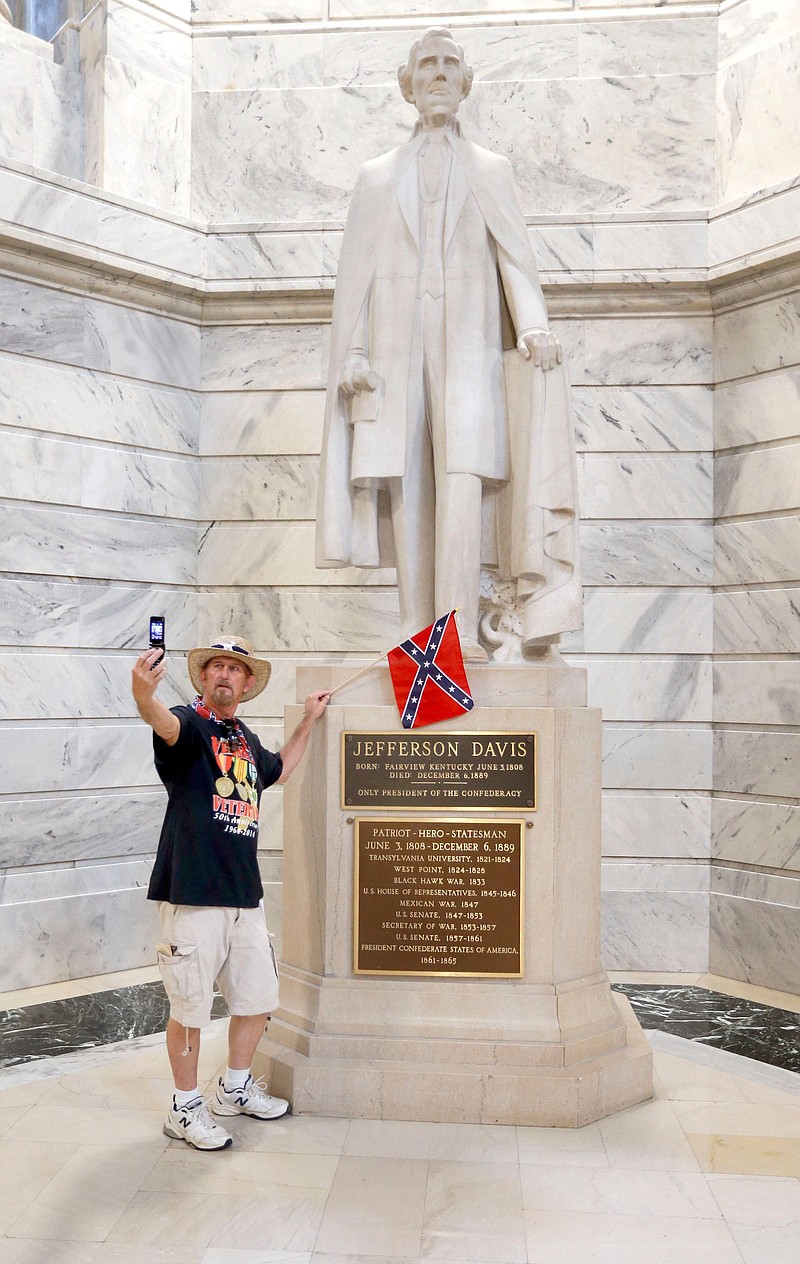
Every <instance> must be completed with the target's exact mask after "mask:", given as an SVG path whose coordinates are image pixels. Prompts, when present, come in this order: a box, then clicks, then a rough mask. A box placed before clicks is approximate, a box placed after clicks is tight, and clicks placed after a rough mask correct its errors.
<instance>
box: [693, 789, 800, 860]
mask: <svg viewBox="0 0 800 1264" xmlns="http://www.w3.org/2000/svg"><path fill="white" fill-rule="evenodd" d="M711 822H712V833H711V845H712V852H713V855H714V857H715V859H719V860H733V861H736V862H737V863H738V864H745V865H764V866H765V867H766V868H768V869H792V870H796V871H800V807H793V806H792V805H791V804H788V803H787V804H782V803H754V802H752V801H750V802H748V801H747V800H743V799H722V798H715V799H714V800H713V801H712V811H711Z"/></svg>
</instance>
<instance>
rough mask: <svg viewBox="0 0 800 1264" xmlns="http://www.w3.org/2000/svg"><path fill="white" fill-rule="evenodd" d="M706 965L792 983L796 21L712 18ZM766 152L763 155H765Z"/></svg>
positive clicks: (799, 899)
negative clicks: (715, 21)
mask: <svg viewBox="0 0 800 1264" xmlns="http://www.w3.org/2000/svg"><path fill="white" fill-rule="evenodd" d="M719 31H720V67H719V72H718V76H717V150H718V161H717V197H718V201H719V202H720V203H721V205H719V206H718V207H717V208H716V209H715V210H714V212H713V214H712V216H711V219H710V222H709V264H710V278H711V284H712V288H713V292H714V305H715V309H716V319H715V324H714V329H715V338H714V361H715V377H716V383H717V386H716V390H715V394H714V432H715V451H716V456H715V472H714V516H715V522H716V526H715V558H714V568H715V585H716V591H715V596H714V721H715V724H714V730H715V731H714V791H715V793H714V801H713V804H712V834H711V847H712V873H711V894H710V943H711V968H712V969H713V970H715V971H717V972H718V973H720V974H728V975H732V976H733V977H735V978H741V979H747V980H749V981H751V982H754V983H761V984H766V985H767V986H770V987H777V988H785V989H787V990H790V991H795V990H796V989H797V987H798V980H800V970H799V969H798V964H797V962H798V949H799V948H800V842H799V841H798V840H800V801H799V800H798V794H800V789H799V787H800V739H798V736H797V725H798V723H800V668H798V662H797V650H798V644H799V643H800V586H798V585H800V539H799V538H798V535H797V530H796V528H797V525H798V517H797V513H798V509H800V465H799V464H798V462H800V367H799V366H800V339H799V338H798V335H799V334H800V276H798V274H797V269H796V251H797V212H798V208H799V207H800V187H799V186H800V181H799V180H798V159H797V145H796V137H795V130H796V129H795V119H796V113H797V101H796V99H795V98H796V92H797V85H798V75H797V65H798V51H799V50H800V10H798V7H797V5H795V4H787V3H777V2H776V3H772V2H771V0H761V2H759V3H756V2H755V0H744V2H743V3H741V4H738V5H735V6H730V7H727V8H726V9H725V11H724V12H723V13H721V15H720V27H719ZM765 142H766V143H765Z"/></svg>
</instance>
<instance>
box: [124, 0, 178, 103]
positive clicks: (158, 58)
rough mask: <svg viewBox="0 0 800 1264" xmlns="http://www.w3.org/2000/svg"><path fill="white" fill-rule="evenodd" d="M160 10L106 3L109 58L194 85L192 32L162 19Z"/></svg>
mask: <svg viewBox="0 0 800 1264" xmlns="http://www.w3.org/2000/svg"><path fill="white" fill-rule="evenodd" d="M160 17H161V15H160V14H159V13H158V11H157V9H151V10H150V12H147V13H146V12H143V11H142V10H141V9H132V8H130V7H129V6H128V5H127V4H118V3H115V0H107V2H106V50H107V53H108V55H109V56H110V57H115V58H117V59H118V60H119V61H123V62H127V64H128V65H129V66H135V67H136V69H137V70H144V71H146V72H147V73H148V75H157V76H158V77H159V79H168V80H169V81H170V82H171V83H176V84H181V85H182V86H184V87H190V86H191V83H192V37H191V33H190V32H189V31H188V30H186V31H180V30H178V29H177V28H176V27H175V26H174V25H172V24H168V23H166V22H164V21H162V20H160Z"/></svg>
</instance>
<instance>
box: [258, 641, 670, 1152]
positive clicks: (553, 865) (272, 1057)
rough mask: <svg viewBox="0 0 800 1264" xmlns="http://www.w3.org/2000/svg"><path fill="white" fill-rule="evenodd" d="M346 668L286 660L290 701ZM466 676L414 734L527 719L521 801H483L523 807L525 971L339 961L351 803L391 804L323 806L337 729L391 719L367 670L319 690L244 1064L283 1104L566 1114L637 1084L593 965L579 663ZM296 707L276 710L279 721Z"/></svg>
mask: <svg viewBox="0 0 800 1264" xmlns="http://www.w3.org/2000/svg"><path fill="white" fill-rule="evenodd" d="M356 666H357V665H356ZM353 670H354V667H353V665H352V664H349V665H348V664H339V665H337V666H335V667H334V666H331V667H319V666H316V667H313V668H312V667H309V668H300V669H299V670H298V672H297V697H298V699H302V698H304V697H305V696H306V694H307V693H309V692H310V691H311V690H312V689H314V688H317V689H324V688H331V689H332V688H334V687H335V686H336V685H337V684H338V683H340V682H342V681H344V680H345V679H346V678H347V677H348V675H351V674H352V671H353ZM469 679H470V684H471V686H472V692H473V696H474V698H475V702H476V706H475V709H474V710H473V711H471V712H470V713H469V714H467V715H465V716H463V717H461V718H460V719H459V720H454V721H449V722H447V723H445V724H440V725H436V726H433V727H431V728H429V729H426V730H421V731H420V735H436V736H440V735H442V734H446V733H447V731H448V730H460V731H464V730H476V731H481V730H483V731H499V732H504V733H507V732H518V733H531V732H535V733H536V734H537V740H538V787H539V794H538V807H537V810H536V811H535V812H530V811H528V812H521V811H519V812H509V811H507V810H504V811H502V813H498V815H502V817H503V818H505V819H508V818H509V817H511V818H517V819H520V820H524V821H532V822H533V827H532V828H528V829H526V831H525V835H526V857H525V865H526V875H525V876H526V881H525V901H524V908H523V922H524V944H525V954H524V960H525V965H524V976H523V977H522V978H519V979H486V978H467V979H464V978H458V979H457V978H452V977H430V978H428V977H424V978H419V977H403V976H388V975H387V976H383V975H381V976H377V977H376V976H364V975H358V976H357V975H355V974H354V972H353V901H354V823H353V822H354V817H357V816H359V815H368V816H370V817H375V816H386V817H393V816H396V815H397V813H396V812H392V811H385V812H379V811H377V810H376V811H369V812H364V811H362V810H361V809H359V810H358V811H354V810H353V809H343V808H342V807H341V806H340V749H341V733H342V731H343V730H347V731H351V732H352V731H365V732H373V733H374V732H386V731H395V732H403V730H402V728H401V726H400V721H399V717H398V714H397V709H396V707H395V704H394V697H393V694H392V690H391V683H390V680H389V672H388V668H385V667H380V668H376V669H375V670H374V671H372V672H370V673H368V674H367V675H366V676H365V677H363V678H362V679H361V680H359V681H356V682H355V683H354V684H353V685H350V686H348V687H347V689H343V690H342V692H341V694H340V695H339V694H337V695H335V696H334V699H333V702H332V703H331V704H330V705H329V707H328V711H327V714H326V717H325V718H324V719H323V720H322V721H321V722H320V723H319V724H318V725H317V727H316V729H315V732H314V736H313V740H312V745H311V749H310V750H309V753H308V755H307V756H306V758H305V760H304V761H303V764H302V765H301V767H300V768H299V769H298V770H297V772H296V773H295V774H294V776H293V777H292V778H291V780H290V781H289V782H288V783H287V786H286V791H285V793H286V802H285V808H284V913H283V962H282V964H281V980H282V982H281V1008H280V1009H279V1010H278V1012H277V1013H276V1014H275V1015H274V1016H273V1019H272V1021H271V1023H270V1025H269V1029H268V1030H269V1038H267V1037H265V1038H264V1040H263V1041H262V1043H261V1046H260V1049H259V1054H258V1055H257V1059H258V1062H257V1065H258V1070H259V1073H261V1074H263V1073H266V1074H267V1076H268V1077H269V1082H270V1087H271V1089H272V1091H273V1092H275V1093H278V1094H280V1095H281V1096H284V1097H288V1098H289V1099H290V1101H291V1102H292V1107H293V1110H294V1113H295V1114H318V1115H335V1116H346V1117H353V1118H367V1119H409V1120H430V1121H441V1122H445V1121H446V1122H464V1123H503V1124H539V1125H545V1126H558V1127H580V1126H581V1125H583V1124H586V1123H589V1122H591V1121H592V1120H595V1119H599V1118H601V1117H603V1116H604V1115H608V1114H611V1113H613V1112H614V1111H616V1110H620V1109H622V1108H623V1107H625V1106H630V1105H632V1104H633V1103H635V1102H639V1101H642V1100H644V1099H645V1098H648V1097H650V1096H651V1094H652V1072H651V1058H650V1051H649V1046H648V1045H647V1043H646V1041H645V1039H644V1037H643V1035H642V1032H641V1029H640V1027H639V1025H638V1022H637V1021H636V1019H635V1018H634V1016H633V1014H632V1012H631V1010H630V1007H629V1006H628V1004H627V1002H626V1001H625V999H624V998H622V997H620V996H618V995H615V994H613V993H612V992H611V990H610V987H609V983H608V978H607V976H606V974H605V972H604V971H603V969H602V966H601V963H600V950H599V945H600V741H601V732H600V727H601V723H600V722H601V717H600V712H599V711H596V710H589V709H587V708H586V705H585V699H586V680H585V673H584V672H583V671H582V670H580V669H577V668H568V667H557V666H541V667H527V666H513V667H512V666H509V667H504V666H494V665H492V666H479V667H475V666H471V667H470V668H469ZM300 714H301V706H300V705H297V706H291V707H288V708H287V714H286V724H287V731H291V729H292V728H293V727H294V725H295V724H296V723H297V720H298V719H299V717H300ZM417 815H423V813H419V814H417ZM435 815H436V814H435V813H432V816H434V817H435ZM440 815H448V816H453V815H458V816H464V817H465V818H471V819H472V820H475V819H476V818H477V817H478V816H479V815H480V818H481V819H482V820H486V813H482V814H478V813H475V812H472V813H471V812H469V811H468V810H463V811H461V810H459V811H457V812H456V811H453V812H448V813H447V814H444V813H441V814H440Z"/></svg>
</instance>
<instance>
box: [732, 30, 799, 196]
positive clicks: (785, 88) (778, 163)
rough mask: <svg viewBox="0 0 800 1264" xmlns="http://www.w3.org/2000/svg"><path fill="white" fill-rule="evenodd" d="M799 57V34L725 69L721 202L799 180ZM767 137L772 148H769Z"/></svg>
mask: <svg viewBox="0 0 800 1264" xmlns="http://www.w3.org/2000/svg"><path fill="white" fill-rule="evenodd" d="M798 57H800V31H798V32H797V33H795V34H793V35H790V36H788V37H787V38H785V39H783V40H782V41H781V42H780V43H777V44H772V45H771V46H770V47H769V48H762V49H761V50H760V51H759V52H757V53H756V54H755V55H753V56H751V57H748V58H746V59H745V60H743V61H738V62H736V63H735V64H731V65H728V66H727V67H725V68H723V69H722V70H720V72H719V74H718V76H717V198H716V201H717V202H729V201H733V200H734V199H736V198H740V197H747V196H748V195H749V194H750V193H753V192H755V191H756V190H760V189H768V188H769V187H770V186H771V185H774V184H781V183H783V182H784V181H786V180H794V179H795V178H796V176H797V136H796V126H795V123H796V119H797V117H798V114H800V75H798ZM778 85H779V89H778ZM765 136H769V144H764V137H765Z"/></svg>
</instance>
